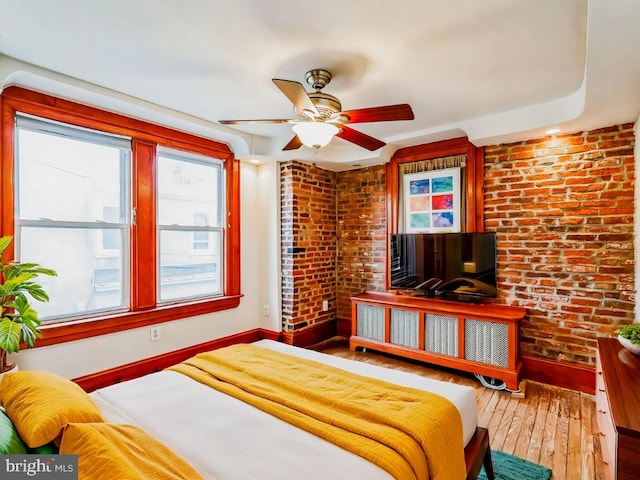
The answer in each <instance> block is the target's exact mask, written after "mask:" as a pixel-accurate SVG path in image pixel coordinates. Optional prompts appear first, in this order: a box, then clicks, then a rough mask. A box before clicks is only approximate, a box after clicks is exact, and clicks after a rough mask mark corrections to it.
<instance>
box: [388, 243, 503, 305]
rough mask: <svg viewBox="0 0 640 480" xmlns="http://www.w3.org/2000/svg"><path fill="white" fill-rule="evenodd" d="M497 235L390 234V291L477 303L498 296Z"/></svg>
mask: <svg viewBox="0 0 640 480" xmlns="http://www.w3.org/2000/svg"><path fill="white" fill-rule="evenodd" d="M496 265H497V252H496V234H495V233H493V232H483V233H398V234H392V235H391V248H390V264H389V267H390V273H391V288H392V289H395V290H415V291H417V293H419V294H422V295H425V296H428V297H442V298H449V299H453V300H462V301H478V300H481V299H482V298H492V297H496V296H497V289H496Z"/></svg>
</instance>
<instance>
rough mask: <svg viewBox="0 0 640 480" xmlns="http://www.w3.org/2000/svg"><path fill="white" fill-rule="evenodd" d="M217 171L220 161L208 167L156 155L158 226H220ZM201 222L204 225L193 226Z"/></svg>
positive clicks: (218, 173) (194, 162) (218, 170)
mask: <svg viewBox="0 0 640 480" xmlns="http://www.w3.org/2000/svg"><path fill="white" fill-rule="evenodd" d="M212 162H214V161H213V160H212ZM220 169H221V167H220V162H219V161H215V163H208V164H207V163H201V162H196V161H185V160H183V159H180V158H174V157H169V156H167V155H166V154H158V165H157V172H158V173H157V176H158V190H157V192H158V223H159V224H160V225H182V226H215V227H219V226H220V213H219V212H220V209H221V208H222V205H221V200H220V191H221V190H220V183H221V170H220ZM195 213H198V214H199V215H200V216H195V215H194V214H195ZM203 220H204V221H206V222H207V223H206V224H201V223H196V222H202V221H203Z"/></svg>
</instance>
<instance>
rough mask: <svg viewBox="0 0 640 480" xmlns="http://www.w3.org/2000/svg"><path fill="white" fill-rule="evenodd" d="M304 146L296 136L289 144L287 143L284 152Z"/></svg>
mask: <svg viewBox="0 0 640 480" xmlns="http://www.w3.org/2000/svg"><path fill="white" fill-rule="evenodd" d="M301 146H302V141H301V140H300V138H298V135H296V136H294V137H293V138H292V139H291V140H289V143H287V144H286V145H285V146H284V148H283V149H282V150H297V149H298V148H300V147H301Z"/></svg>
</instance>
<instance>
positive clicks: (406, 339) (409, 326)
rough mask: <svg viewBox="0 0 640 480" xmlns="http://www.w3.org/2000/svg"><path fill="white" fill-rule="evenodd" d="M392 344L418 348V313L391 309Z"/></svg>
mask: <svg viewBox="0 0 640 480" xmlns="http://www.w3.org/2000/svg"><path fill="white" fill-rule="evenodd" d="M389 334H390V340H391V343H394V344H396V345H405V346H407V347H413V348H418V312H407V311H406V310H397V309H395V308H392V309H391V331H390V332H389Z"/></svg>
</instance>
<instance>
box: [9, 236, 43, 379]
mask: <svg viewBox="0 0 640 480" xmlns="http://www.w3.org/2000/svg"><path fill="white" fill-rule="evenodd" d="M12 240H13V237H12V236H10V235H8V236H5V237H1V238H0V374H2V373H4V372H6V371H8V370H11V369H12V368H13V367H14V365H7V354H8V353H15V352H18V351H19V350H20V342H22V341H24V343H25V345H26V346H27V347H29V348H33V346H34V344H35V341H36V338H38V337H40V336H41V333H40V319H39V318H38V313H37V312H36V311H35V310H34V309H33V308H32V307H31V303H30V302H31V299H33V300H37V301H40V302H48V301H49V295H47V293H46V292H45V291H44V290H43V288H42V286H41V285H39V284H38V283H36V282H35V281H34V279H36V278H37V277H38V276H39V275H49V276H55V275H56V272H55V271H54V270H51V269H49V268H44V267H41V266H40V265H38V264H37V263H20V262H18V261H16V260H10V261H7V262H6V263H5V262H3V261H2V255H3V254H4V251H5V250H6V248H7V247H8V246H9V244H10V243H11V241H12ZM29 297H31V298H29Z"/></svg>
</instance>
